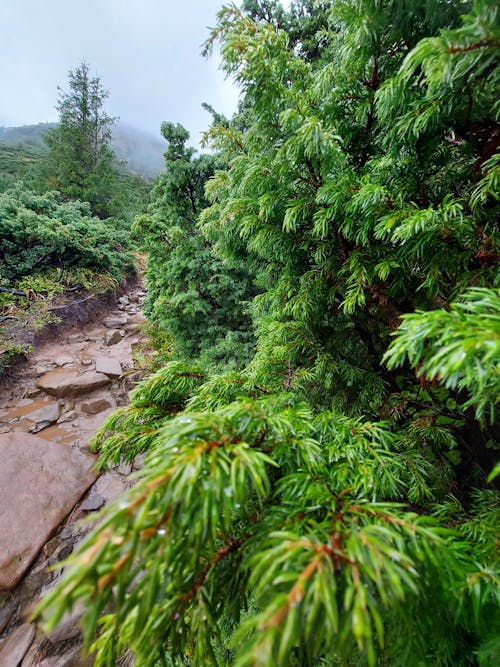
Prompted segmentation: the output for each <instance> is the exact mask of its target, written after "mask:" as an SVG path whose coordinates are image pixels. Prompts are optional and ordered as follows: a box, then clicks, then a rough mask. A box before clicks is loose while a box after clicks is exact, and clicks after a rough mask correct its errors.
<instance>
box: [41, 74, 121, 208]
mask: <svg viewBox="0 0 500 667" xmlns="http://www.w3.org/2000/svg"><path fill="white" fill-rule="evenodd" d="M68 83H69V92H64V91H62V90H61V89H59V92H60V96H59V102H58V105H57V109H58V111H59V124H58V125H57V126H56V127H55V128H53V129H51V130H49V131H48V132H47V133H46V134H45V135H44V141H45V142H46V144H47V146H48V148H49V156H48V160H47V163H46V165H45V171H46V178H47V184H48V186H49V187H50V188H51V189H57V190H59V191H60V192H61V193H62V194H63V195H65V196H66V197H67V198H69V199H79V200H81V201H87V202H89V203H90V206H91V209H92V213H93V214H94V215H97V216H99V217H100V218H107V217H108V216H110V215H116V214H117V213H119V211H118V209H117V202H116V196H115V190H116V189H117V185H118V173H117V170H116V167H115V165H114V164H113V160H114V154H113V152H112V150H111V148H110V141H111V128H112V126H113V124H114V123H115V122H116V119H115V118H111V117H110V116H108V115H107V114H106V113H105V112H104V111H103V108H102V107H103V104H104V100H105V99H106V98H107V97H108V91H106V90H104V88H103V87H102V84H101V80H100V78H99V77H91V76H90V72H89V66H88V65H87V64H86V63H81V64H80V65H78V66H77V67H76V68H75V69H74V70H70V71H69V74H68Z"/></svg>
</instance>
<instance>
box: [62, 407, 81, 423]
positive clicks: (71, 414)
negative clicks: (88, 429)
mask: <svg viewBox="0 0 500 667" xmlns="http://www.w3.org/2000/svg"><path fill="white" fill-rule="evenodd" d="M76 417H77V413H76V412H75V411H74V410H70V411H69V412H66V413H65V414H63V415H62V417H59V419H58V420H57V423H58V424H65V423H66V422H70V421H71V420H72V419H76Z"/></svg>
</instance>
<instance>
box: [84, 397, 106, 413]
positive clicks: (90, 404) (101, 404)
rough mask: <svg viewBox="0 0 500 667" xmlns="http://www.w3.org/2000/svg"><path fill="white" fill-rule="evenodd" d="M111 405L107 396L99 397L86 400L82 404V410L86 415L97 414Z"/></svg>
mask: <svg viewBox="0 0 500 667" xmlns="http://www.w3.org/2000/svg"><path fill="white" fill-rule="evenodd" d="M111 407H112V406H111V403H110V402H109V401H108V400H107V399H105V398H97V399H96V400H95V401H86V402H84V403H81V405H80V409H81V411H82V412H84V413H85V414H86V415H97V414H99V413H100V412H103V411H104V410H108V408H111Z"/></svg>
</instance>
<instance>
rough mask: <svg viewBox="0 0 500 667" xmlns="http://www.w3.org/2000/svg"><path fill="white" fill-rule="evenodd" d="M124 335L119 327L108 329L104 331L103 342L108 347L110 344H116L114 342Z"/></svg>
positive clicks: (117, 341)
mask: <svg viewBox="0 0 500 667" xmlns="http://www.w3.org/2000/svg"><path fill="white" fill-rule="evenodd" d="M124 335H125V334H124V333H123V331H120V330H119V329H113V330H112V331H108V332H107V333H106V335H105V336H104V342H105V344H106V345H107V346H108V347H109V346H110V345H116V343H119V342H120V341H121V339H122V338H123V336H124Z"/></svg>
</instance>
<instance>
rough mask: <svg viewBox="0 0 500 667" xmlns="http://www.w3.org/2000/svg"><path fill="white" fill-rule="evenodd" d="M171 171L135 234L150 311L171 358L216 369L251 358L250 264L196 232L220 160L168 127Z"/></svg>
mask: <svg viewBox="0 0 500 667" xmlns="http://www.w3.org/2000/svg"><path fill="white" fill-rule="evenodd" d="M161 131H162V134H163V136H164V138H165V139H166V140H167V142H168V148H167V151H166V153H165V172H164V173H163V174H162V175H161V176H160V179H159V182H158V184H157V185H156V186H155V188H154V189H153V191H152V193H151V204H150V206H149V208H148V212H147V213H145V214H144V215H141V216H139V217H138V219H137V220H136V223H135V229H136V232H137V233H138V236H139V237H140V238H142V239H143V242H144V247H145V248H147V250H148V269H147V286H148V297H147V301H146V313H147V314H148V315H149V317H150V319H151V320H152V322H154V325H155V327H156V328H157V329H158V330H159V331H160V332H163V333H164V334H166V335H167V336H168V337H169V338H170V340H171V341H172V345H173V350H172V353H173V354H175V355H177V356H178V355H180V356H181V357H183V358H184V359H190V358H199V357H202V358H203V359H204V361H205V362H207V363H210V364H212V365H213V364H220V363H222V364H224V363H226V364H227V363H228V362H229V363H231V365H234V364H238V363H242V362H243V361H245V360H246V361H248V360H249V358H251V356H252V350H253V340H252V334H251V331H250V329H251V327H250V316H249V312H248V303H249V301H250V299H251V298H252V297H253V295H254V294H255V288H253V286H252V279H251V276H250V275H249V274H248V272H247V271H246V270H245V268H244V267H240V268H230V267H228V266H227V265H226V264H224V263H223V262H222V260H221V259H219V258H217V257H215V256H214V254H213V252H212V247H211V244H210V243H209V242H208V241H207V239H206V238H205V237H204V236H203V234H202V233H201V231H200V230H199V227H198V216H199V214H200V213H201V211H202V210H203V209H204V208H205V207H206V206H207V201H206V199H205V195H204V187H205V184H206V182H207V181H208V179H209V178H210V177H211V176H212V175H213V173H214V170H215V169H216V167H217V166H221V160H220V158H219V157H217V156H216V155H213V154H212V155H200V156H196V155H195V153H196V151H195V149H194V148H189V147H188V146H187V145H186V142H187V141H188V139H189V133H188V132H187V131H186V129H185V128H183V127H182V126H181V125H179V124H177V125H174V124H173V123H163V124H162V128H161Z"/></svg>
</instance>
